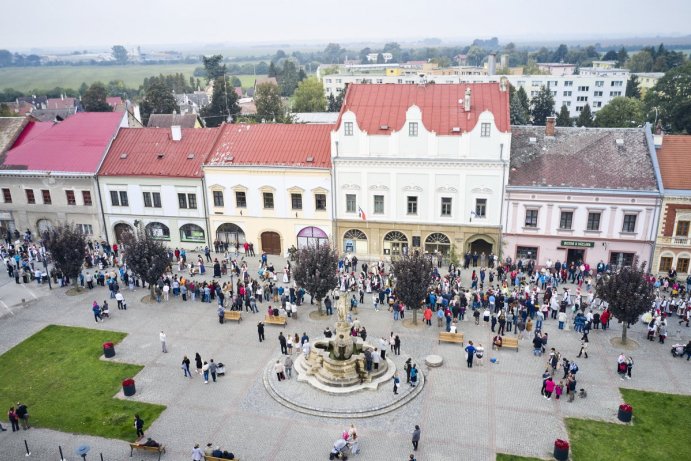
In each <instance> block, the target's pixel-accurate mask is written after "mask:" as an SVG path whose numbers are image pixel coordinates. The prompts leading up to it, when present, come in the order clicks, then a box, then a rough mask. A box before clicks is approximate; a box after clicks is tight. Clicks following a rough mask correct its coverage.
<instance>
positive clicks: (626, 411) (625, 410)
mask: <svg viewBox="0 0 691 461" xmlns="http://www.w3.org/2000/svg"><path fill="white" fill-rule="evenodd" d="M632 416H633V407H632V406H631V405H629V404H628V403H622V404H621V405H619V414H618V415H617V417H618V418H619V421H621V422H623V423H628V422H631V417H632Z"/></svg>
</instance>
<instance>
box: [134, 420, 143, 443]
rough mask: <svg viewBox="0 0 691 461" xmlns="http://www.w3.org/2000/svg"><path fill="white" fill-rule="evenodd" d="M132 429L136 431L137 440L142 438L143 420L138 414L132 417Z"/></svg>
mask: <svg viewBox="0 0 691 461" xmlns="http://www.w3.org/2000/svg"><path fill="white" fill-rule="evenodd" d="M134 428H135V429H136V430H137V440H139V439H141V438H143V437H144V420H143V419H141V418H140V417H139V415H138V414H135V415H134Z"/></svg>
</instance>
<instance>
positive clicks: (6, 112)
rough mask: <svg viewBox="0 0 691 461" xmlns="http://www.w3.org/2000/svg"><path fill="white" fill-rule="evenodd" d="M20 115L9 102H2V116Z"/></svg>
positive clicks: (0, 110)
mask: <svg viewBox="0 0 691 461" xmlns="http://www.w3.org/2000/svg"><path fill="white" fill-rule="evenodd" d="M18 115H19V114H17V113H15V112H14V111H13V110H12V108H11V107H10V106H8V105H7V104H5V103H4V102H3V103H0V117H17V116H18Z"/></svg>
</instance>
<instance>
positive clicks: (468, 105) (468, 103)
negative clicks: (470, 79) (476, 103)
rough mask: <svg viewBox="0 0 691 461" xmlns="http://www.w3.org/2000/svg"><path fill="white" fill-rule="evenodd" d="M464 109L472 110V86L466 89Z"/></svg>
mask: <svg viewBox="0 0 691 461" xmlns="http://www.w3.org/2000/svg"><path fill="white" fill-rule="evenodd" d="M463 110H465V111H466V112H470V87H467V88H466V89H465V99H464V100H463Z"/></svg>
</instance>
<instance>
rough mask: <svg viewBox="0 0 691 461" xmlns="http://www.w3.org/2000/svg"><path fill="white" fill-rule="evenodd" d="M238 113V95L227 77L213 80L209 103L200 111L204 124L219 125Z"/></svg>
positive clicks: (209, 125) (208, 125)
mask: <svg viewBox="0 0 691 461" xmlns="http://www.w3.org/2000/svg"><path fill="white" fill-rule="evenodd" d="M239 113H240V106H239V105H238V95H237V94H236V93H235V89H234V87H233V85H231V84H230V81H229V78H227V77H226V78H225V79H224V78H223V77H222V76H221V77H218V78H217V79H216V80H214V91H213V94H212V95H211V103H210V104H209V105H208V106H206V107H205V108H203V109H202V110H201V112H200V115H201V117H202V119H204V124H205V126H207V127H216V126H220V125H221V124H222V123H223V122H230V121H231V120H232V117H233V116H234V115H237V114H239Z"/></svg>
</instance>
